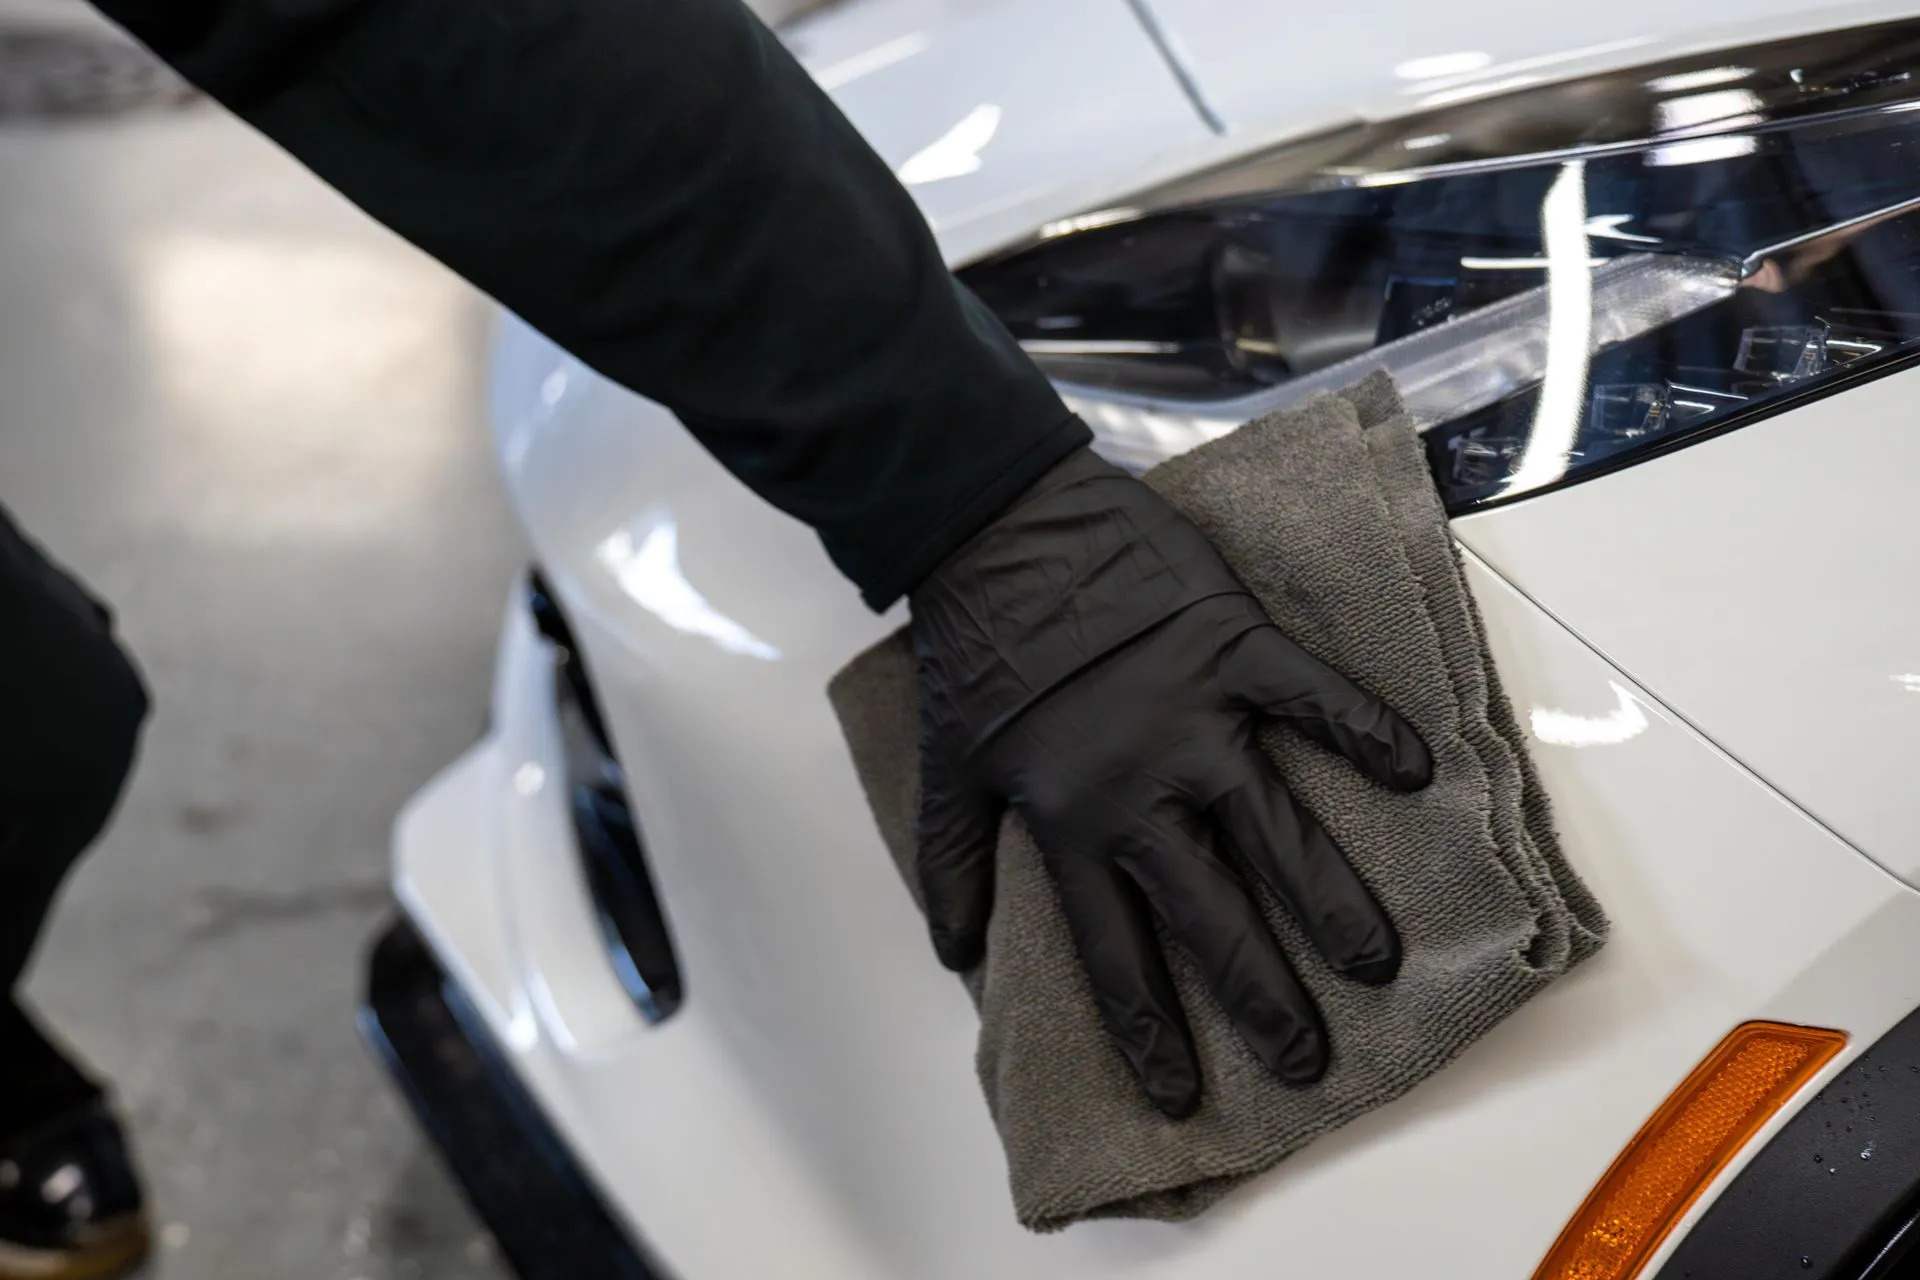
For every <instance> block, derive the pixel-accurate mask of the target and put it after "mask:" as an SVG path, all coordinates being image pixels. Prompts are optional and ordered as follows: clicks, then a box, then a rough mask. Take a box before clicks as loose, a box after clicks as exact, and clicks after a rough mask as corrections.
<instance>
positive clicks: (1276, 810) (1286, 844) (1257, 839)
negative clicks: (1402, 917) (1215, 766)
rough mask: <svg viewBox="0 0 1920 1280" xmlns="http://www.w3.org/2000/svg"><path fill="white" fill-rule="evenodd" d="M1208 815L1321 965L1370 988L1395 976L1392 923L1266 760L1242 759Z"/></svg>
mask: <svg viewBox="0 0 1920 1280" xmlns="http://www.w3.org/2000/svg"><path fill="white" fill-rule="evenodd" d="M1213 813H1214V816H1215V817H1216V818H1218V819H1219V821H1220V825H1221V826H1222V827H1223V828H1224V829H1225V830H1226V833H1227V836H1228V838H1229V839H1230V840H1232V841H1233V845H1234V847H1235V848H1236V849H1238V850H1239V851H1240V855H1241V857H1243V858H1245V859H1246V861H1247V864H1248V865H1249V866H1251V867H1252V868H1253V869H1254V870H1255V871H1256V872H1257V873H1258V874H1259V875H1260V876H1261V877H1262V878H1263V879H1264V880H1266V882H1267V884H1268V885H1269V886H1271V887H1272V889H1273V891H1274V893H1276V894H1278V895H1279V897H1280V900H1281V901H1282V902H1284V903H1286V904H1287V909H1288V910H1289V911H1291V912H1292V913H1293V918H1294V919H1296V920H1298V921H1299V922H1300V927H1301V928H1302V929H1303V930H1305V931H1306V934H1307V937H1308V938H1310V939H1311V940H1312V941H1313V945H1314V946H1315V947H1317V948H1319V951H1320V954H1321V955H1323V956H1325V957H1326V958H1327V963H1329V964H1331V965H1332V966H1333V967H1334V968H1335V969H1338V970H1339V971H1340V972H1341V973H1343V974H1345V975H1347V976H1348V977H1350V978H1355V979H1358V980H1359V981H1361V982H1364V983H1367V984H1368V985H1369V986H1378V985H1379V984H1381V983H1383V982H1388V981H1391V980H1392V978H1393V976H1394V975H1395V974H1397V973H1399V972H1400V935H1399V934H1398V933H1397V932H1396V931H1395V930H1394V927H1393V921H1392V920H1390V919H1389V918H1388V917H1387V913H1386V912H1385V911H1384V910H1382V909H1381V906H1380V904H1379V902H1378V901H1376V900H1375V899H1374V896H1373V893H1372V891H1370V890H1369V889H1368V888H1367V886H1366V884H1365V882H1364V881H1362V880H1361V879H1360V876H1359V874H1358V873H1357V872H1355V871H1354V869H1353V864H1352V863H1350V862H1348V861H1347V858H1346V855H1345V854H1343V853H1341V852H1340V847H1339V846H1338V845H1336V844H1334V842H1333V837H1331V836H1329V835H1328V834H1327V832H1326V829H1325V828H1324V827H1322V826H1321V825H1320V824H1319V823H1318V822H1316V821H1315V820H1314V817H1313V815H1312V814H1310V813H1308V812H1306V811H1305V810H1304V809H1302V808H1300V806H1299V805H1298V804H1297V803H1296V802H1295V801H1294V798H1293V797H1292V795H1290V794H1289V793H1288V792H1287V789H1286V786H1285V784H1283V783H1282V782H1281V781H1280V778H1279V775H1278V774H1276V773H1275V772H1274V770H1273V768H1272V766H1271V765H1269V764H1268V763H1267V761H1266V759H1265V758H1264V757H1262V756H1259V755H1257V754H1255V753H1253V752H1249V753H1247V761H1246V766H1245V770H1244V772H1243V774H1242V776H1241V777H1240V778H1239V779H1238V780H1237V781H1236V782H1235V783H1234V784H1233V785H1232V786H1230V787H1228V788H1227V790H1226V791H1224V792H1222V793H1221V795H1220V797H1219V799H1217V800H1215V801H1214V803H1213Z"/></svg>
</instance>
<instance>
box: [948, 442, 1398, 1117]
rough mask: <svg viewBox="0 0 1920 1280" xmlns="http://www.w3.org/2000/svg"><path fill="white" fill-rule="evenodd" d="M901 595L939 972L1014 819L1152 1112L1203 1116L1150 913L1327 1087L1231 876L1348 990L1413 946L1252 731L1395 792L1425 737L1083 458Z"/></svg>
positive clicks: (1243, 1012) (1253, 1044)
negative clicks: (1270, 734) (1055, 895)
mask: <svg viewBox="0 0 1920 1280" xmlns="http://www.w3.org/2000/svg"><path fill="white" fill-rule="evenodd" d="M912 605H913V642H914V650H915V653H916V656H917V660H918V665H919V682H920V696H921V744H920V746H921V762H922V764H921V767H922V777H921V806H920V815H919V859H918V869H919V875H920V879H921V884H922V886H923V888H924V890H925V901H926V908H927V917H928V922H929V925H930V927H931V930H932V933H933V944H934V948H935V950H936V951H937V952H938V953H939V955H940V959H941V961H942V962H943V963H944V964H946V965H947V966H948V967H949V968H952V969H966V968H970V967H971V966H973V965H974V964H976V963H978V962H979V961H980V959H981V956H982V954H983V951H984V948H985V944H986V928H987V917H988V914H989V912H990V911H991V908H992V905H993V862H994V845H995V843H996V839H997V835H998V831H999V827H1000V819H1001V815H1002V813H1003V812H1004V810H1005V807H1006V806H1007V805H1008V804H1011V805H1013V806H1014V807H1015V808H1016V809H1018V810H1019V812H1020V813H1021V815H1022V816H1023V817H1024V818H1025V820H1026V823H1027V826H1028V828H1029V829H1030V830H1031V831H1032V832H1033V835H1034V838H1035V840H1036V841H1037V842H1038V843H1039V846H1040V849H1041V852H1042V854H1043V856H1044V858H1045V860H1046V865H1047V869H1048V871H1049V872H1050V874H1051V875H1052V876H1053V878H1054V881H1055V882H1056V884H1057V885H1058V887H1059V890H1060V901H1061V905H1062V907H1063V908H1064V909H1065V912H1066V916H1067V921H1068V924H1069V925H1070V927H1071V929H1072V932H1073V938H1074V943H1075V945H1076V946H1077V948H1078V949H1079V953H1080V959H1081V961H1082V963H1083V964H1085V966H1086V968H1087V973H1088V976H1089V977H1090V978H1091V979H1092V984H1093V991H1094V995H1095V999H1096V1000H1097V1002H1098V1004H1099V1007H1100V1013H1101V1016H1102V1018H1103V1019H1104V1021H1105V1023H1106V1027H1107V1030H1108V1031H1109V1032H1110V1033H1111V1034H1112V1036H1113V1038H1114V1039H1115V1041H1117V1042H1118V1044H1119V1047H1120V1049H1121V1051H1122V1052H1123V1053H1124V1054H1125V1056H1126V1058H1127V1060H1128V1061H1129V1062H1130V1063H1131V1064H1132V1066H1133V1069H1134V1071H1135V1072H1136V1073H1137V1074H1138V1076H1139V1078H1140V1083H1141V1085H1142V1087H1143V1088H1144V1089H1145V1091H1146V1093H1147V1096H1148V1097H1149V1098H1150V1099H1151V1100H1152V1101H1153V1104H1154V1105H1155V1106H1156V1107H1158V1108H1159V1109H1160V1110H1161V1111H1162V1112H1164V1113H1165V1114H1166V1115H1168V1116H1172V1117H1175V1118H1179V1117H1182V1116H1186V1115H1189V1114H1191V1113H1192V1111H1193V1110H1194V1108H1195V1107H1196V1106H1198V1105H1199V1101H1200V1075H1199V1067H1198V1063H1197V1061H1196V1059H1195V1056H1194V1049H1193V1037H1192V1033H1191V1032H1190V1031H1189V1029H1188V1027H1187V1022H1186V1019H1185V1017H1184V1016H1183V1015H1182V1013H1181V1009H1180V1002H1179V999H1178V997H1177V996H1176V995H1175V993H1174V989H1173V983H1172V980H1171V978H1170V977H1169V975H1168V972H1167V967H1166V961H1165V958H1164V957H1163V956H1162V955H1161V954H1160V948H1159V944H1158V942H1157V941H1156V939H1155V935H1154V930H1153V923H1152V917H1153V916H1158V918H1159V919H1160V920H1161V921H1162V922H1163V923H1164V924H1165V926H1166V928H1167V931H1168V933H1170V934H1171V935H1172V936H1173V937H1174V938H1177V939H1178V940H1179V941H1180V942H1181V943H1182V944H1184V945H1185V946H1186V947H1187V948H1188V949H1189V950H1190V951H1191V952H1192V954H1193V956H1194V958H1195V959H1196V960H1197V961H1198V962H1199V965H1200V968H1201V970H1202V971H1203V972H1204V973H1205V975H1206V980H1207V982H1208V984H1209V985H1210V986H1211V988H1212V989H1213V992H1214V994H1215V996H1216V997H1217V998H1218V999H1219V1001H1220V1005H1221V1007H1222V1009H1224V1010H1225V1011H1226V1013H1227V1016H1228V1017H1229V1018H1230V1019H1231V1020H1232V1022H1233V1025H1234V1026H1235V1027H1236V1028H1237V1029H1238V1031H1239V1033H1240V1035H1241V1037H1242V1038H1243V1039H1245V1041H1246V1043H1247V1045H1248V1046H1249V1047H1250V1048H1251V1049H1252V1050H1253V1051H1254V1053H1255V1054H1257V1055H1258V1056H1259V1058H1260V1060H1261V1061H1262V1062H1264V1063H1266V1064H1267V1066H1268V1067H1269V1068H1270V1069H1271V1070H1272V1071H1273V1072H1274V1073H1275V1074H1276V1075H1278V1076H1279V1077H1280V1078H1281V1079H1283V1080H1286V1081H1289V1082H1293V1083H1299V1084H1306V1083H1310V1082H1312V1081H1314V1080H1317V1079H1319V1078H1320V1076H1321V1075H1322V1074H1323V1073H1324V1072H1325V1070H1326V1067H1327V1056H1328V1050H1327V1036H1326V1031H1325V1028H1324V1026H1323V1025H1322V1023H1321V1020H1320V1015H1319V1012H1318V1010H1316V1009H1315V1008H1314V1005H1313V1002H1312V1000H1310V999H1309V998H1308V996H1307V994H1306V992H1305V991H1304V990H1302V988H1301V986H1300V983H1299V980H1298V979H1297V978H1295V976H1294V974H1293V971H1292V970H1291V969H1290V968H1289V967H1288V965H1287V961H1286V959H1285V957H1284V956H1283V955H1282V954H1281V952H1280V947H1279V944H1278V943H1277V942H1276V941H1275V940H1274V938H1273V936H1272V934H1271V933H1270V932H1269V930H1268V929H1267V926H1266V923H1265V921H1264V920H1263V919H1262V918H1261V915H1260V912H1259V909H1258V907H1257V906H1256V905H1255V902H1254V899H1253V897H1252V895H1251V894H1250V892H1249V891H1248V888H1247V886H1246V885H1245V884H1244V883H1243V882H1242V881H1241V879H1240V871H1243V870H1244V869H1245V868H1248V867H1251V868H1252V870H1253V871H1254V872H1255V873H1257V874H1258V875H1260V876H1262V877H1263V878H1264V879H1265V880H1266V882H1267V883H1268V884H1269V885H1270V886H1271V887H1272V888H1273V890H1274V892H1275V893H1276V894H1278V895H1279V897H1280V899H1281V901H1283V902H1285V903H1286V904H1287V906H1288V907H1289V908H1290V909H1291V910H1292V912H1293V914H1294V917H1295V918H1296V919H1297V920H1298V921H1299V922H1300V925H1301V927H1302V929H1304V930H1305V932H1306V934H1307V936H1308V937H1309V938H1311V939H1312V940H1313V943H1314V945H1315V946H1316V947H1318V948H1319V950H1320V952H1321V954H1323V955H1324V956H1325V957H1326V958H1327V960H1328V962H1329V963H1331V964H1332V965H1333V967H1334V968H1335V969H1337V970H1338V971H1339V972H1341V973H1343V974H1345V975H1346V976H1348V977H1350V978H1353V979H1355V980H1356V981H1360V982H1365V983H1369V984H1377V983H1384V982H1386V981H1388V980H1390V979H1391V978H1392V977H1393V976H1394V974H1395V973H1397V972H1398V971H1399V967H1400V941H1399V936H1398V935H1397V934H1396V933H1395V932H1394V928H1393V924H1392V922H1391V921H1390V920H1388V919H1387V916H1386V913H1385V912H1383V911H1382V910H1381V908H1380V905H1379V903H1377V902H1376V901H1374V898H1373V895H1372V894H1371V893H1369V892H1368V891H1367V887H1366V885H1364V884H1363V883H1361V881H1360V879H1359V877H1358V876H1356V875H1355V874H1354V871H1353V868H1352V867H1351V866H1349V865H1348V864H1347V861H1346V858H1345V857H1344V856H1343V855H1342V854H1341V852H1340V850H1339V849H1338V848H1337V847H1335V845H1334V843H1333V841H1332V840H1331V839H1329V838H1328V836H1327V833H1326V832H1325V831H1323V830H1322V829H1321V828H1320V826H1319V824H1318V823H1316V822H1315V821H1314V820H1313V818H1312V816H1311V815H1309V814H1307V813H1305V812H1304V811H1302V810H1301V809H1300V808H1299V807H1298V806H1296V805H1295V803H1294V802H1293V799H1292V798H1291V797H1290V796H1289V795H1288V793H1287V789H1286V786H1285V784H1284V783H1283V782H1282V781H1281V779H1280V778H1279V776H1278V775H1277V774H1276V772H1275V771H1274V769H1273V767H1272V765H1271V763H1270V762H1269V761H1268V759H1267V757H1266V756H1264V755H1263V754H1262V753H1261V751H1260V750H1259V747H1258V745H1257V743H1256V742H1255V735H1254V730H1255V726H1256V723H1257V722H1258V720H1259V718H1260V717H1261V716H1275V717H1278V718H1280V719H1282V720H1285V721H1286V722H1287V723H1289V724H1291V725H1293V726H1294V727H1295V728H1297V729H1299V730H1300V731H1301V732H1303V733H1305V734H1307V735H1308V736H1309V737H1311V738H1313V739H1314V740H1316V741H1318V742H1320V743H1321V744H1323V745H1325V746H1326V747H1328V748H1330V749H1332V750H1334V751H1337V752H1339V753H1340V754H1341V755H1343V756H1345V757H1346V758H1347V759H1349V760H1351V761H1352V762H1353V763H1354V764H1355V765H1356V766H1358V767H1359V768H1360V769H1361V770H1362V771H1364V772H1365V773H1366V774H1368V775H1369V776H1370V777H1372V778H1374V779H1376V780H1377V781H1379V782H1380V783H1382V784H1384V785H1386V786H1388V787H1392V788H1394V789H1396V790H1402V791H1405V790H1412V789H1415V788H1418V787H1421V786H1424V785H1425V784H1426V782H1427V778H1428V775H1429V773H1430V772H1431V769H1432V761H1431V758H1430V757H1429V755H1428V753H1427V748H1426V745H1425V744H1424V743H1423V742H1422V741H1421V740H1420V738H1419V736H1418V735H1417V734H1416V733H1415V732H1414V731H1413V729H1412V728H1411V727H1410V726H1409V725H1408V724H1407V723H1406V721H1404V720H1402V719H1401V718H1400V717H1399V716H1398V715H1396V714H1395V713H1394V712H1393V711H1391V710H1390V709H1388V708H1387V707H1386V706H1384V705H1383V704H1381V703H1380V702H1379V701H1377V700H1376V699H1374V698H1372V697H1370V696H1368V695H1367V694H1365V693H1363V692H1362V691H1360V690H1359V689H1357V688H1355V687H1354V686H1353V685H1352V684H1350V683H1349V682H1348V681H1347V680H1346V679H1345V678H1344V677H1342V676H1340V675H1339V674H1338V673H1337V672H1335V671H1333V670H1332V669H1330V668H1329V667H1327V666H1326V665H1325V664H1323V663H1321V662H1319V661H1318V660H1316V659H1314V658H1313V657H1311V656H1309V655H1308V654H1307V653H1306V652H1305V651H1304V650H1302V649H1301V648H1300V647H1299V646H1298V645H1296V644H1294V643H1293V642H1292V641H1291V640H1289V639H1287V638H1286V637H1285V636H1283V635H1281V634H1280V632H1279V631H1278V630H1277V629H1276V628H1275V627H1274V626H1273V624H1272V622H1271V621H1269V620H1268V618H1267V616H1266V613H1265V611H1264V610H1263V609H1262V608H1261V607H1260V604H1259V603H1258V602H1257V601H1256V600H1254V598H1253V597H1252V596H1250V595H1248V594H1247V589H1246V587H1244V586H1243V585H1242V584H1241V583H1240V581H1239V580H1238V579H1237V578H1235V577H1234V575H1233V571H1232V570H1231V569H1229V568H1228V567H1227V566H1226V564H1225V562H1223V561H1222V560H1221V559H1220V556H1219V554H1218V553H1217V552H1216V551H1215V550H1214V549H1213V547H1212V545H1211V544H1210V543H1209V542H1208V541H1207V539H1206V537H1205V536H1204V535H1203V534H1201V532H1200V531H1199V530H1198V529H1196V528H1194V526H1193V525H1192V524H1191V523H1189V522H1188V521H1187V520H1186V518H1185V517H1183V516H1182V515H1180V514H1179V513H1178V512H1177V511H1175V510H1174V509H1173V508H1172V507H1171V506H1169V505H1168V504H1167V503H1166V502H1165V501H1164V500H1163V499H1162V498H1161V497H1160V496H1159V495H1158V494H1156V493H1154V492H1153V491H1152V490H1151V489H1149V488H1147V487H1146V486H1145V485H1143V484H1141V483H1140V482H1139V481H1137V480H1135V479H1133V478H1132V477H1130V476H1128V475H1126V474H1125V473H1124V472H1122V471H1119V470H1118V469H1116V468H1114V467H1112V466H1109V465H1108V464H1107V463H1105V462H1102V461H1101V460H1100V459H1098V458H1096V457H1095V456H1094V455H1093V454H1091V453H1089V452H1087V451H1086V450H1084V449H1082V450H1079V451H1077V452H1076V453H1074V454H1071V455H1069V456H1068V458H1067V459H1066V460H1065V461H1063V462H1061V463H1060V464H1059V465H1058V466H1056V467H1055V468H1054V469H1053V470H1051V471H1049V472H1048V473H1047V474H1046V475H1045V476H1044V477H1042V478H1041V480H1040V481H1039V482H1038V483H1036V484H1035V485H1034V486H1033V488H1031V489H1030V490H1028V491H1027V492H1026V493H1025V494H1024V495H1022V497H1020V498H1019V499H1018V500H1016V501H1015V502H1014V504H1013V505H1012V506H1011V507H1010V508H1008V509H1007V510H1006V511H1005V512H1003V513H1002V514H1001V515H1000V516H999V517H998V518H997V519H996V520H995V521H994V522H993V523H992V524H991V525H989V526H988V527H987V528H985V529H984V530H982V531H981V532H980V533H978V534H976V535H975V536H974V538H973V539H972V540H970V541H969V542H968V543H967V544H965V545H964V546H962V547H961V548H960V549H959V550H958V551H957V552H955V553H954V554H953V555H952V556H951V557H950V558H949V559H948V560H947V561H946V562H945V563H944V564H942V565H941V566H940V567H939V568H938V569H937V570H935V571H934V573H933V574H932V575H931V576H930V577H929V578H927V579H926V580H925V581H924V582H922V583H921V584H920V586H919V587H918V588H916V589H915V590H914V592H913V594H912ZM1230 851H1231V852H1230ZM1235 854H1237V855H1238V856H1237V857H1235V856H1234V855H1235ZM1236 868H1238V869H1239V870H1236ZM1150 912H1151V915H1150V914H1149V913H1150Z"/></svg>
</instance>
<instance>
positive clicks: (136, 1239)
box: [0, 1213, 153, 1280]
mask: <svg viewBox="0 0 1920 1280" xmlns="http://www.w3.org/2000/svg"><path fill="white" fill-rule="evenodd" d="M152 1247H153V1246H152V1236H151V1233H150V1232H149V1231H148V1230H147V1219H146V1216H145V1215H144V1214H138V1213H130V1214H127V1215H126V1216H125V1217H121V1218H111V1219H108V1220H107V1221H105V1222H102V1223H100V1224H99V1225H98V1226H96V1227H94V1228H92V1229H91V1230H90V1231H89V1232H88V1233H87V1239H86V1241H85V1242H84V1243H82V1244H79V1245H76V1246H75V1247H73V1248H71V1249H30V1248H28V1247H26V1246H25V1245H19V1244H15V1243H13V1242H12V1241H10V1240H0V1280H120V1278H121V1277H123V1276H127V1275H131V1274H132V1273H133V1271H134V1269H135V1268H136V1267H138V1266H139V1265H140V1264H141V1263H142V1262H145V1261H146V1260H147V1254H148V1253H149V1252H150V1251H151V1249H152Z"/></svg>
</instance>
